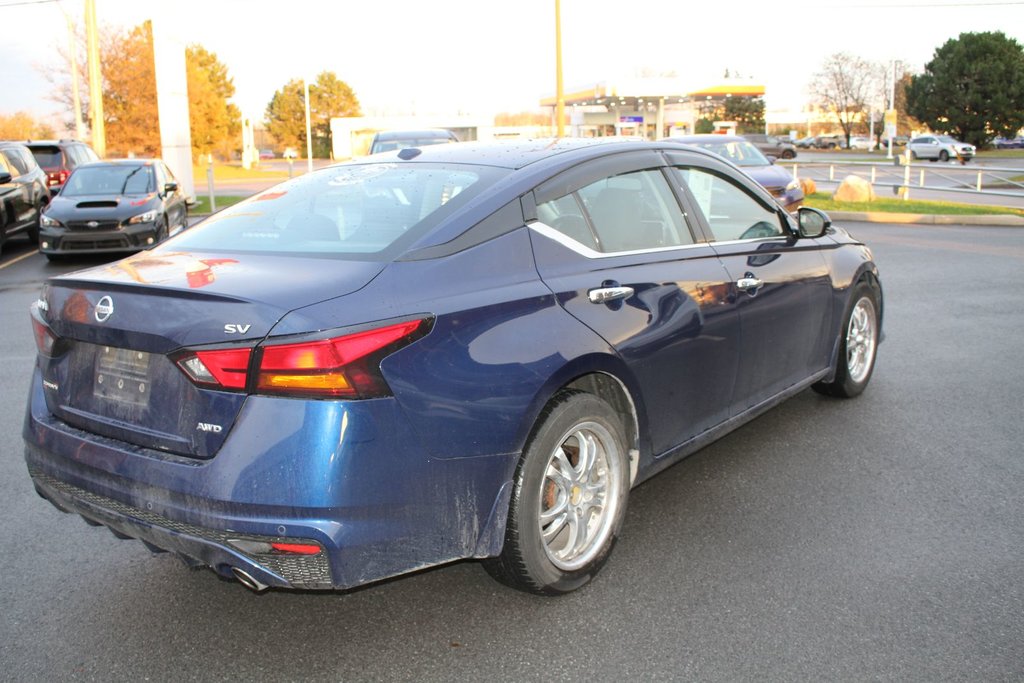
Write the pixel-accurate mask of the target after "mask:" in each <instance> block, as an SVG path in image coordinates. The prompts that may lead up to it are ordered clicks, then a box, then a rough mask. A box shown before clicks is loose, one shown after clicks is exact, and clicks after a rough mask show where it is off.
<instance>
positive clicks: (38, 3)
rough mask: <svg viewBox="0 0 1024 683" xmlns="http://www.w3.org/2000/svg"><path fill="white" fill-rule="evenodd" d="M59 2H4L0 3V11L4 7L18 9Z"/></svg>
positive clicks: (31, 0)
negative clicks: (23, 6) (24, 6)
mask: <svg viewBox="0 0 1024 683" xmlns="http://www.w3.org/2000/svg"><path fill="white" fill-rule="evenodd" d="M55 2H60V0H20V2H4V3H0V9H3V8H5V7H20V6H21V5H49V4H52V3H55Z"/></svg>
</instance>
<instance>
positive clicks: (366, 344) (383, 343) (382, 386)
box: [177, 320, 429, 398]
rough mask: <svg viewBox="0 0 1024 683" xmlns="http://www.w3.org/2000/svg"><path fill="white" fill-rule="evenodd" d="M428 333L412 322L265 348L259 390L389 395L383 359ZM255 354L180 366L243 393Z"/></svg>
mask: <svg viewBox="0 0 1024 683" xmlns="http://www.w3.org/2000/svg"><path fill="white" fill-rule="evenodd" d="M428 330H429V325H428V324H427V321H426V320H411V321H408V322H402V323H397V324H395V325H388V326H386V327H379V328H377V329H373V330H366V331H363V332H355V333H353V334H346V335H343V336H340V337H332V338H330V339H313V340H310V341H301V342H292V343H289V344H273V343H270V344H265V345H263V346H261V347H259V356H258V357H259V361H258V362H259V367H258V369H257V370H256V378H255V385H256V391H257V392H258V393H261V394H281V395H287V396H305V397H312V398H376V397H379V396H388V395H390V394H391V390H390V389H389V388H388V385H387V382H386V381H385V380H384V376H383V375H382V374H381V371H380V362H381V360H383V358H384V357H385V356H387V355H388V354H389V353H392V352H394V351H397V350H398V349H400V348H402V347H403V346H405V345H407V344H411V343H412V342H413V341H415V340H417V339H419V338H420V337H422V336H423V335H424V334H426V332H427V331H428ZM252 353H253V350H252V349H250V348H248V347H244V348H240V347H235V348H230V349H210V350H202V351H193V352H190V353H188V354H187V355H184V356H182V357H179V358H178V359H177V363H178V366H179V367H180V368H181V369H182V370H184V371H185V374H187V375H188V376H189V378H190V379H191V380H192V381H193V382H195V383H196V384H199V385H202V386H208V387H213V388H218V389H233V390H244V389H246V388H247V386H248V378H249V374H248V368H249V359H250V357H251V355H252Z"/></svg>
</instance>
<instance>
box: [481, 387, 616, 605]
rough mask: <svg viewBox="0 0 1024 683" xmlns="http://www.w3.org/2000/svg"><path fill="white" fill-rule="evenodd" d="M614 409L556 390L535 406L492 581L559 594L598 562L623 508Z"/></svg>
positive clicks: (487, 564)
mask: <svg viewBox="0 0 1024 683" xmlns="http://www.w3.org/2000/svg"><path fill="white" fill-rule="evenodd" d="M626 444H627V442H626V437H625V431H624V430H623V427H622V423H621V420H620V418H619V416H618V414H617V413H616V412H615V411H614V410H612V408H611V407H610V406H609V405H608V404H607V403H605V402H604V401H602V400H601V399H599V398H597V397H596V396H594V395H592V394H587V393H583V392H571V391H563V392H561V393H559V394H558V395H556V396H555V397H554V398H553V399H552V401H551V403H549V404H548V406H547V407H546V408H545V409H544V411H543V413H541V416H540V418H539V419H538V421H537V425H536V426H535V428H534V431H533V434H532V435H531V437H530V438H529V440H528V441H527V445H526V448H525V449H524V451H523V455H522V457H521V458H520V461H519V465H518V467H517V468H516V474H515V480H514V488H513V491H512V500H511V502H510V503H509V515H508V522H507V524H506V527H505V545H504V548H503V549H502V552H501V555H499V556H498V557H495V558H490V559H487V560H484V563H483V564H484V568H485V569H486V570H487V572H488V573H489V574H490V575H491V576H493V577H494V578H495V579H497V580H498V581H501V582H502V583H504V584H506V585H508V586H511V587H512V588H516V589H518V590H522V591H526V592H529V593H539V594H543V595H560V594H563V593H568V592H570V591H573V590H576V589H577V588H579V587H580V586H583V585H584V584H586V583H587V582H588V581H590V580H591V579H592V578H593V577H594V575H596V574H597V572H598V570H599V569H600V568H601V566H602V565H604V563H605V561H606V560H607V559H608V555H609V554H610V553H611V550H612V547H613V546H614V545H615V539H616V537H617V535H618V532H619V528H620V527H621V525H622V519H623V517H624V516H625V511H626V499H627V497H628V494H629V462H628V455H627V450H628V449H627V445H626Z"/></svg>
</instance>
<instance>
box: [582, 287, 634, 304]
mask: <svg viewBox="0 0 1024 683" xmlns="http://www.w3.org/2000/svg"><path fill="white" fill-rule="evenodd" d="M631 296H633V288H632V287H600V288H598V289H592V290H590V291H589V292H587V297H588V298H589V299H590V303H592V304H604V303H608V302H609V301H615V300H616V299H628V298H629V297H631Z"/></svg>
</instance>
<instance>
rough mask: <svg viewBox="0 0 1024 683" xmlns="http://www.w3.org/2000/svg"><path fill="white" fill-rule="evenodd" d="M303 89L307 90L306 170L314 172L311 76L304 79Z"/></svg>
mask: <svg viewBox="0 0 1024 683" xmlns="http://www.w3.org/2000/svg"><path fill="white" fill-rule="evenodd" d="M302 84H303V89H304V90H305V91H306V171H307V172H308V173H312V172H313V136H312V135H310V128H311V127H310V125H309V76H306V77H305V78H303V79H302Z"/></svg>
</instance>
